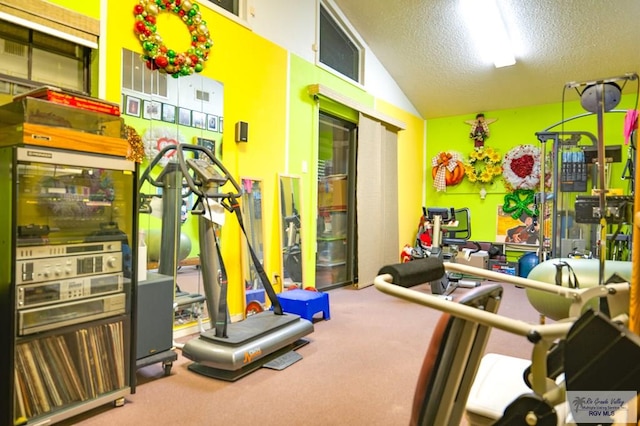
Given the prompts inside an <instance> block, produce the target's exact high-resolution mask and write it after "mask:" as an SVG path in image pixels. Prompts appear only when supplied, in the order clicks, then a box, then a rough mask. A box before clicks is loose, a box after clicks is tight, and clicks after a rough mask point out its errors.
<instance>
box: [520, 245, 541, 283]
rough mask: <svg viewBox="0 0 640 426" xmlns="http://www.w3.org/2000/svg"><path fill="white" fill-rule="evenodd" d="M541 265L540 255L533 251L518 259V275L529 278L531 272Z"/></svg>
mask: <svg viewBox="0 0 640 426" xmlns="http://www.w3.org/2000/svg"><path fill="white" fill-rule="evenodd" d="M538 263H539V260H538V253H536V252H535V251H531V252H529V253H527V254H524V255H522V256H520V258H519V259H518V275H519V276H521V277H522V278H527V277H528V276H529V272H531V270H532V269H533V268H534V267H535V266H536V265H537V264H538Z"/></svg>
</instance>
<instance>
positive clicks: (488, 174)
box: [464, 147, 502, 183]
mask: <svg viewBox="0 0 640 426" xmlns="http://www.w3.org/2000/svg"><path fill="white" fill-rule="evenodd" d="M501 163H502V156H501V155H500V153H499V152H498V151H496V150H495V149H493V148H491V147H488V148H484V147H482V148H476V149H474V150H473V151H471V153H470V154H469V159H468V160H467V161H466V162H465V163H464V172H465V175H466V176H467V179H469V182H471V183H476V182H480V183H493V180H494V179H495V178H496V177H497V176H500V175H501V174H502V166H501Z"/></svg>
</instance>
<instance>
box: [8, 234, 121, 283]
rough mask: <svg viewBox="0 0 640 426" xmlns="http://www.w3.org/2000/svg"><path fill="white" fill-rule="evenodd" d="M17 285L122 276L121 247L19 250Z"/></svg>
mask: <svg viewBox="0 0 640 426" xmlns="http://www.w3.org/2000/svg"><path fill="white" fill-rule="evenodd" d="M16 258H17V261H16V284H31V283H39V282H46V281H52V280H61V279H69V278H76V277H80V276H85V275H95V274H111V273H117V272H122V260H123V255H122V243H120V242H114V241H109V242H105V243H89V244H67V245H59V246H58V245H43V246H33V247H22V248H18V250H17V253H16Z"/></svg>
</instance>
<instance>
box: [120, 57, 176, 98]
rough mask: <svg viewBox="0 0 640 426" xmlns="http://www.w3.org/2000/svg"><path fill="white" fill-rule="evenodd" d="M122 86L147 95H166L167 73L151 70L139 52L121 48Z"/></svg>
mask: <svg viewBox="0 0 640 426" xmlns="http://www.w3.org/2000/svg"><path fill="white" fill-rule="evenodd" d="M122 87H123V88H124V89H129V90H133V91H136V92H140V93H146V94H147V95H157V96H162V97H164V98H166V97H167V74H163V73H160V72H157V71H151V70H150V69H149V68H147V67H146V66H145V65H144V62H143V61H141V60H140V54H139V53H136V52H133V51H131V50H127V49H122Z"/></svg>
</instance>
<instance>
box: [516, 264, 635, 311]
mask: <svg viewBox="0 0 640 426" xmlns="http://www.w3.org/2000/svg"><path fill="white" fill-rule="evenodd" d="M562 262H565V263H566V264H567V265H569V266H570V267H571V270H573V272H574V273H575V280H576V281H577V282H578V288H590V287H595V286H597V285H598V284H599V271H600V260H599V259H571V258H558V259H550V260H547V261H544V262H542V263H540V264H538V265H536V266H535V267H534V268H533V269H531V272H529V276H528V278H529V279H531V280H535V281H541V282H544V283H549V285H552V286H555V285H556V273H557V271H558V270H559V269H560V270H561V271H562V275H561V283H562V286H563V287H569V283H570V281H571V282H573V281H574V278H573V274H572V272H571V270H570V269H569V268H568V267H567V266H564V265H563V263H562ZM614 274H617V275H618V276H619V277H620V280H623V281H627V282H631V262H624V261H620V260H607V261H605V262H604V282H605V283H606V282H607V281H608V280H609V279H610V278H611V277H612V276H613V275H614ZM620 280H618V281H617V282H619V281H620ZM526 292H527V298H528V299H529V302H530V303H531V305H533V307H534V308H535V309H536V310H537V311H538V312H540V313H541V314H542V315H544V316H546V317H548V318H551V319H553V320H556V321H559V320H562V319H565V318H568V317H569V307H570V306H571V301H570V300H569V299H567V298H565V297H562V296H558V295H555V294H551V293H547V292H544V291H541V290H534V289H530V288H527V289H526ZM597 306H598V299H597V298H596V299H593V300H592V301H591V302H590V303H589V304H588V305H587V306H586V307H585V309H586V308H587V307H593V308H597Z"/></svg>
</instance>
